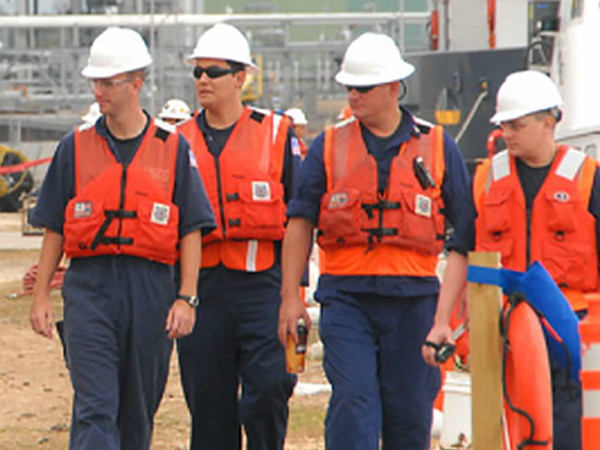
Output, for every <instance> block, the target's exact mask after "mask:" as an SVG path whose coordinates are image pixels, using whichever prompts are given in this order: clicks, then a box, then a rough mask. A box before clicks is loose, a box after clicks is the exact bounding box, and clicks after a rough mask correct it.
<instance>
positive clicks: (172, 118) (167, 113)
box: [158, 98, 192, 125]
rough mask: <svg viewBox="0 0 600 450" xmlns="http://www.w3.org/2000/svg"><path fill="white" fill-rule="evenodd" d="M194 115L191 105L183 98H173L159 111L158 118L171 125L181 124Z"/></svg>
mask: <svg viewBox="0 0 600 450" xmlns="http://www.w3.org/2000/svg"><path fill="white" fill-rule="evenodd" d="M190 117H192V114H191V111H190V107H189V106H188V104H187V103H186V102H184V101H183V100H179V99H178V98H172V99H171V100H167V102H166V103H165V105H164V106H163V108H162V110H161V111H160V112H159V113H158V118H159V119H162V120H164V121H165V122H167V123H170V124H171V125H179V124H180V123H182V122H185V121H186V120H188V119H189V118H190Z"/></svg>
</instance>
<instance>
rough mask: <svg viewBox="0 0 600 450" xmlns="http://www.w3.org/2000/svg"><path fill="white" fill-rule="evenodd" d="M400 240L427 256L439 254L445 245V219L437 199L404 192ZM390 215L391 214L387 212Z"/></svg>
mask: <svg viewBox="0 0 600 450" xmlns="http://www.w3.org/2000/svg"><path fill="white" fill-rule="evenodd" d="M402 210H403V211H404V212H403V213H402V214H401V219H400V227H401V228H400V230H399V231H400V235H399V238H400V239H401V240H403V241H406V244H407V245H406V246H407V247H409V248H412V249H414V250H416V251H418V252H420V253H424V254H427V255H433V254H437V253H439V252H440V251H441V250H442V246H443V243H444V231H445V230H444V228H445V223H444V222H445V219H444V217H443V216H442V215H441V213H440V212H439V207H438V204H437V201H436V199H434V198H432V197H429V196H427V195H423V194H419V193H413V192H404V193H403V194H402ZM387 214H390V212H387Z"/></svg>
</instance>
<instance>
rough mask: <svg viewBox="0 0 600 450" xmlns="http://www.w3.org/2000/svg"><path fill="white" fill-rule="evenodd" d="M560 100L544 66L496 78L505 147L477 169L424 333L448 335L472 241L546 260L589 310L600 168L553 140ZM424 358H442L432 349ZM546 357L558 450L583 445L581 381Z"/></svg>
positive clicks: (512, 261)
mask: <svg viewBox="0 0 600 450" xmlns="http://www.w3.org/2000/svg"><path fill="white" fill-rule="evenodd" d="M561 105H562V99H561V97H560V94H559V92H558V89H557V88H556V86H555V85H554V83H553V82H552V80H551V79H550V78H548V77H547V76H546V75H544V74H542V73H540V72H536V71H522V72H516V73H514V74H511V75H509V76H508V77H507V78H506V79H505V80H504V82H503V83H502V85H501V86H500V89H499V90H498V95H497V99H496V114H495V115H494V116H493V117H492V118H491V122H493V123H497V124H499V125H500V127H501V129H502V131H503V133H504V139H505V140H506V144H507V146H508V150H506V151H503V152H500V153H499V154H497V155H495V156H494V157H493V158H492V159H489V160H487V161H486V162H484V163H483V164H481V165H480V166H479V167H478V168H477V171H476V175H475V179H474V183H473V192H472V195H471V201H470V202H469V203H468V209H467V210H466V211H465V214H464V215H463V216H462V217H461V220H460V221H459V223H458V225H457V231H456V233H455V235H454V236H453V239H452V240H451V242H450V243H449V248H450V250H451V251H450V253H449V255H448V263H447V267H446V274H445V277H444V283H443V285H442V289H441V293H440V298H439V306H438V310H437V313H436V318H435V326H434V327H433V328H432V329H431V331H430V333H429V335H428V337H427V340H429V341H432V342H436V343H438V342H439V343H441V342H446V341H451V330H450V325H449V320H450V313H451V311H452V308H453V305H454V303H455V302H456V301H457V300H459V296H460V295H461V291H462V290H463V289H464V287H465V285H466V273H467V264H468V262H467V257H466V255H467V252H469V251H471V250H473V249H475V250H477V251H489V252H500V254H501V262H502V267H504V268H507V269H513V270H519V271H525V270H526V269H527V268H528V267H529V266H530V265H531V264H532V263H533V262H534V261H536V260H538V261H540V262H541V263H542V265H543V266H544V267H545V268H546V269H547V270H548V272H549V273H550V275H551V276H552V278H553V279H554V280H555V281H556V283H557V284H558V286H559V287H560V288H561V289H562V291H563V293H564V294H565V296H566V297H567V299H568V300H569V302H570V304H571V306H572V307H573V309H574V310H575V311H576V312H577V314H578V315H579V317H580V318H581V317H583V316H584V315H585V314H586V312H587V303H586V301H585V299H584V293H586V292H597V291H598V242H599V239H598V236H600V225H599V221H598V218H599V217H600V184H599V178H598V177H599V172H598V168H597V165H596V162H595V161H594V160H592V159H591V158H589V157H587V156H585V154H583V153H581V152H580V151H578V150H574V149H570V148H567V147H565V146H560V145H557V144H556V141H555V139H554V133H555V128H556V123H557V122H558V120H560V117H561V111H560V109H559V107H560V106H561ZM423 356H424V358H425V359H426V361H427V362H428V363H430V364H432V365H435V364H436V363H435V361H434V359H433V353H432V351H431V350H430V349H429V348H426V347H423ZM550 362H551V372H552V373H551V375H552V385H553V386H552V391H553V392H552V396H553V406H554V418H553V419H554V449H555V450H577V449H581V386H580V385H579V383H577V382H575V381H574V380H572V379H571V380H568V375H567V374H566V373H565V371H564V370H562V369H561V368H560V367H559V366H558V364H557V363H556V361H555V360H554V359H553V358H552V357H550ZM568 383H570V385H569V384H568Z"/></svg>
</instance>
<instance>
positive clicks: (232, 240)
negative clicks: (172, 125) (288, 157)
mask: <svg viewBox="0 0 600 450" xmlns="http://www.w3.org/2000/svg"><path fill="white" fill-rule="evenodd" d="M289 127H290V122H289V120H288V119H286V118H284V117H283V116H280V115H277V114H274V113H273V112H271V111H263V110H257V109H253V108H249V107H246V108H244V111H243V112H242V115H241V117H240V119H239V120H238V122H237V124H236V125H235V127H234V129H233V131H232V132H231V136H230V137H229V139H228V140H227V143H226V144H225V148H223V151H222V152H221V154H220V155H219V157H218V158H215V157H214V155H213V154H212V153H210V152H209V150H208V147H207V145H206V142H205V140H204V136H203V134H202V131H201V130H200V129H199V128H198V124H197V123H196V120H195V119H192V120H189V121H187V122H185V123H184V124H182V125H181V126H180V127H179V130H180V131H181V132H182V133H183V134H184V135H185V136H186V138H187V139H188V141H189V142H190V144H191V145H192V148H193V151H194V155H195V157H196V160H197V162H198V167H199V169H200V173H201V174H202V179H203V180H204V185H205V188H206V193H207V194H208V198H209V199H210V204H211V206H212V208H213V211H214V212H215V216H216V217H217V228H216V229H215V230H214V231H212V232H211V233H210V234H208V235H207V236H204V237H203V238H202V243H203V246H202V262H201V267H215V266H217V265H218V264H223V265H224V266H225V267H227V268H229V269H234V270H243V271H247V272H259V271H264V270H267V269H269V268H270V267H271V266H273V263H274V261H275V252H274V241H278V240H281V239H283V234H284V231H285V228H284V224H285V203H284V187H283V185H282V183H281V176H282V173H283V163H284V156H285V145H286V142H287V135H288V129H289Z"/></svg>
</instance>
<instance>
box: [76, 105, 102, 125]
mask: <svg viewBox="0 0 600 450" xmlns="http://www.w3.org/2000/svg"><path fill="white" fill-rule="evenodd" d="M101 115H102V113H101V112H100V105H99V104H98V102H94V103H92V104H91V105H90V107H89V109H88V110H87V112H86V113H85V114H84V115H83V116H81V120H83V121H84V122H96V120H98V117H100V116H101Z"/></svg>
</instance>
